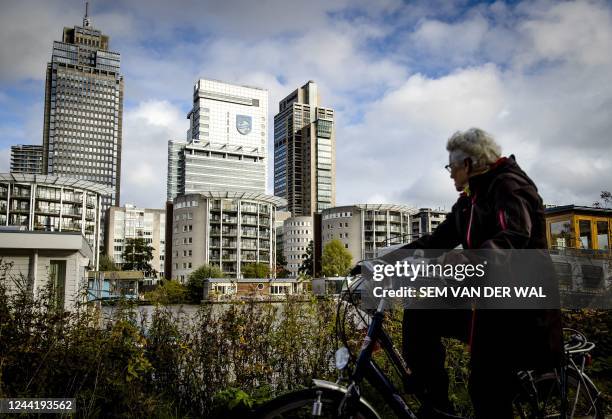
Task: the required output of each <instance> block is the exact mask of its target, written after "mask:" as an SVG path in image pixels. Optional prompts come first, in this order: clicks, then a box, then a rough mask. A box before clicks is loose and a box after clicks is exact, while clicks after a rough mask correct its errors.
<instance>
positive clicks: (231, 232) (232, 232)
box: [223, 229, 238, 236]
mask: <svg viewBox="0 0 612 419" xmlns="http://www.w3.org/2000/svg"><path fill="white" fill-rule="evenodd" d="M237 234H238V230H229V229H228V230H223V235H224V236H236V235H237Z"/></svg>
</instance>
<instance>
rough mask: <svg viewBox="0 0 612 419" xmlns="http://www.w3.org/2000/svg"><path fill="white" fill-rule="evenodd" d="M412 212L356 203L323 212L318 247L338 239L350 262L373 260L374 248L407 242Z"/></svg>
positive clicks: (379, 205)
mask: <svg viewBox="0 0 612 419" xmlns="http://www.w3.org/2000/svg"><path fill="white" fill-rule="evenodd" d="M414 212H415V210H414V209H413V208H412V207H409V206H407V205H394V204H358V205H347V206H342V207H334V208H329V209H326V210H323V212H322V221H321V238H322V245H321V248H323V247H325V245H326V244H327V243H329V242H330V241H332V240H333V239H338V240H340V242H341V243H342V244H343V245H344V247H345V248H346V249H347V250H348V251H349V252H350V253H351V255H352V257H353V263H356V262H358V261H360V260H363V259H370V258H373V257H374V256H375V255H376V249H377V248H380V247H387V246H390V245H392V244H398V243H405V242H409V241H410V239H411V235H410V233H411V224H410V216H411V214H412V213H414Z"/></svg>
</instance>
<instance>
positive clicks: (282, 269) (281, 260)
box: [275, 249, 291, 278]
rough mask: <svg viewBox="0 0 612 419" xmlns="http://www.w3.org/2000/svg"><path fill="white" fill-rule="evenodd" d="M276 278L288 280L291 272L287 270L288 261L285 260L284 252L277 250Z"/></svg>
mask: <svg viewBox="0 0 612 419" xmlns="http://www.w3.org/2000/svg"><path fill="white" fill-rule="evenodd" d="M275 271H276V277H277V278H286V277H288V276H289V274H290V273H291V272H289V271H288V270H287V259H285V254H284V253H283V251H282V250H279V249H277V250H276V269H275Z"/></svg>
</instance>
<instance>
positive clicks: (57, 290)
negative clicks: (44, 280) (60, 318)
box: [49, 260, 66, 309]
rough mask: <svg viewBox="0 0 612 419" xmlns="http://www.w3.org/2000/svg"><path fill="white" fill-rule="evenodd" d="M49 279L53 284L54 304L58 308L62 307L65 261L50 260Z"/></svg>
mask: <svg viewBox="0 0 612 419" xmlns="http://www.w3.org/2000/svg"><path fill="white" fill-rule="evenodd" d="M49 280H50V281H51V283H52V284H53V294H54V297H55V305H56V308H58V309H63V308H64V293H65V289H66V261H65V260H52V261H50V263H49Z"/></svg>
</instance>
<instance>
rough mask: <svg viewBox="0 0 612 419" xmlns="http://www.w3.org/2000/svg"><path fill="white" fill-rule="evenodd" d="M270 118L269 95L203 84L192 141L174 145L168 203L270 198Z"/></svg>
mask: <svg viewBox="0 0 612 419" xmlns="http://www.w3.org/2000/svg"><path fill="white" fill-rule="evenodd" d="M267 116H268V92H267V91H266V90H263V89H259V88H256V87H248V86H239V85H235V84H230V83H224V82H220V81H215V80H206V79H201V80H198V82H197V83H196V84H195V86H194V90H193V108H192V109H191V111H190V112H189V113H188V114H187V118H188V119H189V129H188V131H187V141H180V140H170V141H169V142H168V182H167V185H168V187H167V198H168V200H172V199H173V198H175V197H176V196H177V195H182V194H188V193H197V192H207V191H227V190H240V191H244V192H255V193H265V190H266V177H267V176H266V163H267V162H266V159H267V152H266V145H267V131H268V130H267V126H268V124H267Z"/></svg>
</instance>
